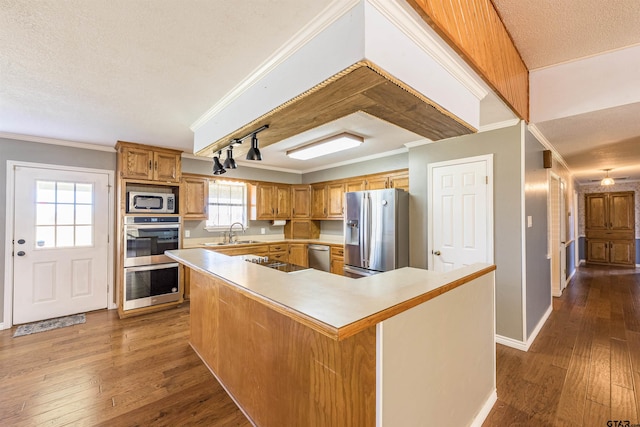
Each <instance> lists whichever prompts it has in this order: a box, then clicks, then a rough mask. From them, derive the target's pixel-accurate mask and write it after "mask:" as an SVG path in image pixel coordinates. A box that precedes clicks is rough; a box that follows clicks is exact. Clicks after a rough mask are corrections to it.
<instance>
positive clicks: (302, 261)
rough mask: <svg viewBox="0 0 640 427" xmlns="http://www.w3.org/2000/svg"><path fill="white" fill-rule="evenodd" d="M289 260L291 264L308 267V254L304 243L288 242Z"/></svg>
mask: <svg viewBox="0 0 640 427" xmlns="http://www.w3.org/2000/svg"><path fill="white" fill-rule="evenodd" d="M289 262H290V263H291V264H296V265H301V266H303V267H309V255H308V254H307V244H306V243H289Z"/></svg>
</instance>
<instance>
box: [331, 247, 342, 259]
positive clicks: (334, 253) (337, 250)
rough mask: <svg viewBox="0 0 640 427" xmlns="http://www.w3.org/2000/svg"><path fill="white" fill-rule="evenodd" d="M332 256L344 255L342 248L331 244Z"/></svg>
mask: <svg viewBox="0 0 640 427" xmlns="http://www.w3.org/2000/svg"><path fill="white" fill-rule="evenodd" d="M331 256H332V257H344V248H343V247H339V246H331Z"/></svg>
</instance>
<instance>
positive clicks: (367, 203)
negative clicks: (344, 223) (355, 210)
mask: <svg viewBox="0 0 640 427" xmlns="http://www.w3.org/2000/svg"><path fill="white" fill-rule="evenodd" d="M363 205H364V209H363V210H364V225H363V227H362V229H363V233H362V235H363V236H364V257H363V259H362V265H363V267H364V268H369V257H370V256H371V248H370V246H371V241H370V240H371V224H370V223H371V198H370V197H369V193H365V194H364V203H363Z"/></svg>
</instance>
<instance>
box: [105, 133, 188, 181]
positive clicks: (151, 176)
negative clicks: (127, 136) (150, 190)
mask: <svg viewBox="0 0 640 427" xmlns="http://www.w3.org/2000/svg"><path fill="white" fill-rule="evenodd" d="M116 150H117V152H118V171H119V172H120V178H127V179H140V180H145V181H163V182H179V181H180V177H181V165H182V161H181V157H180V155H181V151H177V150H168V149H161V148H157V147H150V146H146V145H141V144H135V143H131V142H123V141H118V143H117V144H116Z"/></svg>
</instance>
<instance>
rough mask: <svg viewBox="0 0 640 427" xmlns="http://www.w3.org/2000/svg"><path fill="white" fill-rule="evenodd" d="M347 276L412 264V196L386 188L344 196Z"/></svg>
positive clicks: (378, 271) (357, 275) (356, 275)
mask: <svg viewBox="0 0 640 427" xmlns="http://www.w3.org/2000/svg"><path fill="white" fill-rule="evenodd" d="M345 204H346V215H345V219H344V240H345V241H344V275H345V276H348V277H364V276H370V275H372V274H377V273H381V272H383V271H388V270H393V269H396V268H400V267H406V266H408V265H409V194H408V193H407V192H405V191H403V190H397V189H385V190H371V191H354V192H350V193H346V194H345Z"/></svg>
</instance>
